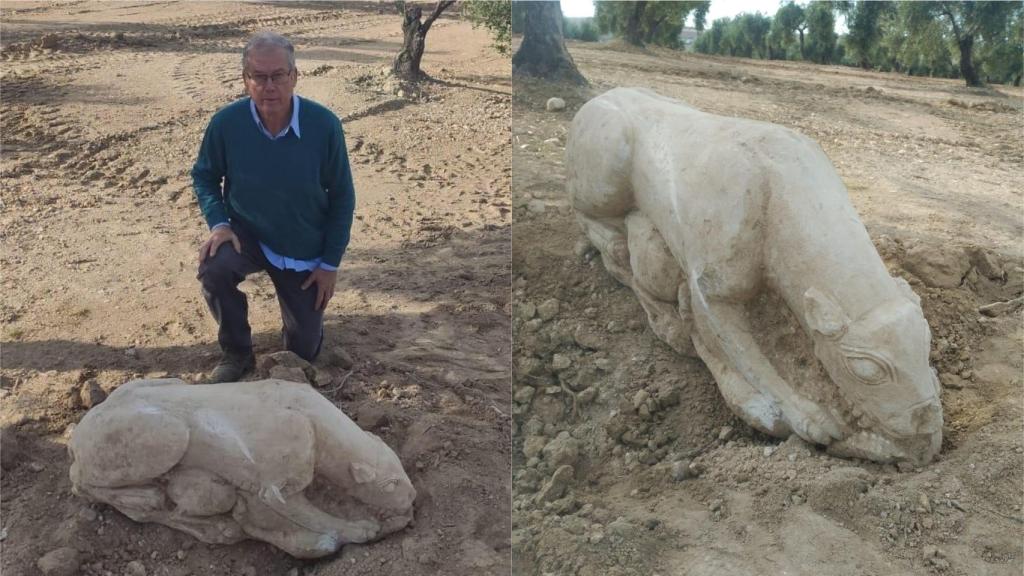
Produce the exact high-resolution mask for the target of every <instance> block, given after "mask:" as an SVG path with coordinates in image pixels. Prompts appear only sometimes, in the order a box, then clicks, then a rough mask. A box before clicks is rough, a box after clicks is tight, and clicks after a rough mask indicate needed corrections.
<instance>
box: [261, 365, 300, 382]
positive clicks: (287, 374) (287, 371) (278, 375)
mask: <svg viewBox="0 0 1024 576" xmlns="http://www.w3.org/2000/svg"><path fill="white" fill-rule="evenodd" d="M267 376H269V377H270V378H273V379H275V380H285V381H287V382H301V383H304V384H308V383H309V380H308V379H307V378H306V373H305V372H303V371H302V368H298V367H295V366H274V367H273V368H271V369H270V373H269V374H267Z"/></svg>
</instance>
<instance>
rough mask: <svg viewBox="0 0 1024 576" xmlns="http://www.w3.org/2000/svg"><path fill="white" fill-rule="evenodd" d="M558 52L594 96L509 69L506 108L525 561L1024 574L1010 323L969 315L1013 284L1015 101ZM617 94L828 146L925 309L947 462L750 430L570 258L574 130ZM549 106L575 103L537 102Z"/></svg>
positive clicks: (587, 570)
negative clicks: (569, 154)
mask: <svg viewBox="0 0 1024 576" xmlns="http://www.w3.org/2000/svg"><path fill="white" fill-rule="evenodd" d="M570 50H571V51H572V53H573V56H574V58H575V59H576V62H577V64H578V65H579V67H580V70H581V71H582V72H583V74H584V75H585V76H586V77H587V78H589V79H590V81H591V83H592V86H591V88H590V89H581V90H576V89H572V88H570V87H567V86H558V85H554V86H552V85H543V84H533V83H525V82H524V83H518V82H517V83H516V85H515V90H514V98H513V127H512V128H513V171H512V177H513V206H514V209H513V221H514V226H513V236H514V239H515V241H514V243H513V301H514V302H515V310H514V311H513V342H514V344H513V364H514V366H513V398H514V406H513V415H514V416H513V420H514V423H513V437H514V438H515V440H514V445H513V505H512V508H513V536H512V541H513V550H514V554H513V569H514V571H515V573H517V574H587V575H598V574H600V575H625V574H636V575H640V574H645V575H646V574H662V575H665V574H679V575H683V574H686V575H691V574H692V575H698V574H699V575H712V574H714V575H718V574H730V575H734V574H806V575H822V574H836V575H839V574H843V575H849V574H854V575H883V574H935V573H939V574H962V575H968V574H970V575H975V574H993V575H995V574H999V575H1016V574H1020V573H1021V571H1022V568H1024V550H1022V539H1021V531H1022V524H1024V519H1022V512H1021V506H1022V482H1024V442H1022V389H1021V384H1022V382H1021V374H1022V362H1021V345H1022V337H1024V332H1022V329H1021V312H1020V309H1019V307H1017V309H1016V310H1013V308H1012V306H1006V307H1007V308H1010V311H1000V312H998V313H995V314H994V316H986V315H982V314H980V313H979V310H978V309H979V307H981V306H984V305H987V304H990V303H994V302H1004V301H1008V300H1011V299H1014V298H1018V297H1019V296H1021V293H1022V291H1024V268H1022V263H1024V260H1022V251H1021V249H1022V246H1021V242H1020V240H1021V237H1022V232H1024V227H1022V201H1021V191H1022V190H1024V152H1022V148H1024V140H1022V138H1021V132H1020V127H1021V121H1022V119H1024V116H1022V97H1024V92H1022V91H1021V90H1020V89H1003V88H998V89H980V90H978V89H976V90H969V89H967V88H965V87H963V86H962V85H961V83H958V82H955V81H946V80H932V79H924V78H908V77H903V76H899V75H891V74H877V73H869V72H862V71H859V70H852V69H847V68H840V67H819V66H813V65H806V64H800V63H774V62H773V63H765V62H761V61H750V60H734V59H728V58H713V57H699V56H692V55H680V54H677V53H672V52H667V51H657V50H654V51H635V50H624V49H620V48H616V47H614V46H598V45H594V44H578V43H574V44H572V45H571V46H570ZM615 86H644V87H648V88H651V89H653V90H655V91H658V92H660V93H662V94H665V95H669V96H672V97H676V98H679V99H681V100H684V101H686V102H688V103H690V104H692V105H694V106H696V107H698V108H700V109H703V110H705V111H708V112H712V113H717V114H722V115H730V116H742V117H746V118H753V119H758V120H766V121H770V122H775V123H778V124H781V125H784V126H788V127H791V128H794V129H796V130H799V131H800V132H803V133H804V134H806V135H808V136H810V137H812V138H814V139H816V140H817V141H818V142H819V143H820V144H821V145H822V147H823V148H824V149H825V151H826V153H827V154H828V155H829V157H830V158H831V159H832V161H833V163H834V164H835V166H836V169H837V170H838V172H839V174H840V175H841V176H842V178H843V179H844V181H845V183H846V185H847V188H848V189H849V192H850V197H851V200H852V202H853V204H854V206H855V207H856V209H857V210H858V211H859V213H860V214H861V217H862V219H863V221H864V223H865V225H866V226H867V228H868V231H869V233H870V234H871V236H872V238H873V240H874V241H875V243H876V246H877V247H878V249H879V252H880V253H881V254H882V256H883V258H884V259H885V261H886V264H887V265H888V266H889V268H890V271H891V272H892V273H893V274H896V275H900V276H902V277H904V278H906V279H907V280H908V281H909V282H910V283H911V285H912V287H913V288H914V290H915V291H916V292H917V293H918V294H919V295H920V296H921V298H922V301H923V307H924V310H925V315H926V317H927V319H928V320H929V324H930V326H931V329H932V334H933V341H932V344H933V349H932V358H933V365H934V366H935V367H936V368H937V370H938V371H939V373H940V376H941V381H942V383H943V392H942V400H943V406H944V411H945V422H946V431H945V435H944V436H945V439H944V445H943V450H942V453H941V455H940V457H939V458H938V460H937V461H935V462H933V463H932V464H929V465H927V466H924V467H922V468H914V467H912V466H906V465H900V466H898V467H897V466H892V465H879V464H875V463H870V462H863V461H856V460H844V459H839V458H833V457H831V456H828V455H826V454H825V453H823V452H822V451H820V450H818V449H817V448H815V447H812V446H809V445H806V444H804V443H803V442H801V441H798V440H796V439H791V440H788V441H785V442H780V441H779V440H777V439H773V438H769V437H766V436H764V435H761V434H758V433H755V432H753V431H752V430H751V429H750V428H749V427H747V426H746V425H744V424H743V423H742V422H741V421H739V420H738V419H737V418H735V417H734V416H733V415H732V414H731V413H730V412H729V410H728V409H727V408H726V406H725V405H724V403H723V401H722V400H721V398H720V396H719V393H718V390H717V388H716V385H715V382H714V380H713V379H712V377H711V375H710V373H709V372H708V371H707V369H706V368H705V367H704V366H703V364H702V363H701V362H700V361H698V360H690V359H686V358H681V357H679V356H677V355H675V354H673V353H672V351H671V350H670V349H669V348H668V347H667V346H666V345H664V344H663V343H661V342H660V341H658V340H657V339H656V338H655V337H654V335H653V333H652V332H651V331H650V329H649V328H648V327H647V325H646V320H645V316H644V314H643V311H642V309H641V307H640V305H639V304H638V303H637V302H636V301H635V299H634V298H633V296H632V293H631V292H630V291H629V290H628V289H626V288H624V287H623V286H621V285H619V284H617V283H616V282H615V281H614V280H613V279H612V278H611V277H610V275H608V274H607V273H606V272H605V271H604V270H603V267H602V265H601V263H600V259H599V258H597V259H594V258H592V257H591V256H592V255H590V254H587V253H585V252H584V251H583V250H582V248H583V247H582V246H580V247H579V248H578V249H574V246H575V245H576V243H577V241H578V239H579V238H580V233H579V231H578V229H577V227H576V225H575V222H574V218H573V215H572V212H571V209H570V207H569V206H568V204H567V201H566V197H565V192H564V172H565V167H564V164H563V154H564V146H565V135H566V131H567V127H568V124H569V122H570V121H571V119H572V117H573V114H574V113H575V111H576V110H577V109H578V108H579V107H580V106H581V105H582V104H583V103H584V102H585V101H586V100H587V99H588V98H590V97H592V96H593V95H596V94H598V93H600V92H603V91H604V90H607V89H609V88H612V87H615ZM550 96H560V97H563V98H565V99H566V101H567V102H568V108H567V109H566V110H565V111H563V112H555V113H552V112H546V111H545V110H544V103H545V100H546V99H547V98H548V97H550ZM723 162H724V163H723V166H726V165H727V162H726V161H725V160H723ZM687 462H689V463H690V465H688V466H687ZM565 465H568V466H571V468H568V469H566V468H564V466H565ZM559 467H563V468H562V469H561V471H560V472H559V473H558V474H555V471H556V470H558V469H559Z"/></svg>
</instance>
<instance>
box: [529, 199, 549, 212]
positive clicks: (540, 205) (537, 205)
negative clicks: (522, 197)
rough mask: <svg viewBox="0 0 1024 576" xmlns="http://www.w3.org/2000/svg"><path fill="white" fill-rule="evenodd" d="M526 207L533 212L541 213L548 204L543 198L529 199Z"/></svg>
mask: <svg viewBox="0 0 1024 576" xmlns="http://www.w3.org/2000/svg"><path fill="white" fill-rule="evenodd" d="M526 209H527V210H529V211H530V212H533V213H534V214H543V213H544V212H545V211H546V210H547V209H548V204H547V202H545V201H543V200H530V201H529V202H527V203H526Z"/></svg>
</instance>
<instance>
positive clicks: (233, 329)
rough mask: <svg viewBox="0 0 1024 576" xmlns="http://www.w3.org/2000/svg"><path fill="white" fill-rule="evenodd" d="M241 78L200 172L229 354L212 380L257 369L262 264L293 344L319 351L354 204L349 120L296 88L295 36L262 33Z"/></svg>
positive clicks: (206, 267)
mask: <svg viewBox="0 0 1024 576" xmlns="http://www.w3.org/2000/svg"><path fill="white" fill-rule="evenodd" d="M242 77H243V79H244V82H245V87H246V92H247V93H248V94H249V96H248V97H246V98H243V99H241V100H238V101H236V102H233V103H231V104H229V105H228V106H226V107H224V108H222V109H221V110H219V111H218V112H217V113H216V114H214V116H213V118H212V119H211V120H210V124H209V126H208V127H207V129H206V134H205V136H204V137H203V143H202V146H201V147H200V149H199V157H198V158H197V159H196V163H195V166H194V167H193V168H192V182H193V185H194V187H195V191H196V196H197V197H198V200H199V207H200V209H201V210H202V212H203V216H204V218H205V219H206V223H207V224H208V225H209V226H210V238H209V239H208V240H207V241H206V242H205V243H203V245H202V247H201V248H200V250H199V281H200V282H201V283H202V289H203V296H204V297H205V298H206V302H207V304H208V305H209V307H210V312H211V313H212V314H213V317H214V318H215V319H216V320H217V323H218V324H219V326H220V330H219V333H218V341H219V342H220V347H221V350H222V351H223V357H222V358H221V361H220V363H219V364H217V367H216V368H214V370H213V373H212V374H211V376H210V379H209V381H210V382H233V381H237V380H239V379H240V378H241V377H242V376H244V375H245V374H246V373H247V372H249V371H250V370H251V369H252V368H253V366H255V356H254V355H253V351H252V331H251V329H250V327H249V321H248V304H247V302H246V298H245V294H243V293H242V292H241V291H240V290H239V289H238V284H239V283H241V282H242V280H244V279H245V277H246V275H248V274H252V273H254V272H258V271H260V270H263V271H266V272H267V274H269V275H270V279H271V280H272V281H273V283H274V288H275V290H276V291H277V300H278V302H279V303H280V305H281V317H282V320H283V321H284V327H283V329H282V335H283V344H284V347H285V348H286V349H288V350H291V351H292V352H295V353H296V354H298V355H299V356H301V357H302V358H305V359H306V360H310V361H312V360H313V359H314V358H316V356H317V354H319V352H320V347H321V343H322V340H323V315H324V309H325V308H326V307H327V303H328V302H329V301H330V300H331V296H333V294H334V285H335V282H336V280H337V273H338V272H337V271H338V266H339V265H340V263H341V257H342V255H343V254H344V253H345V248H346V246H347V245H348V241H349V233H350V230H351V228H352V213H353V210H354V208H355V192H354V191H353V188H352V173H351V170H350V168H349V162H348V153H347V151H346V149H345V137H344V134H343V132H342V128H341V121H340V120H338V118H337V116H335V115H334V114H333V113H332V112H331V111H330V110H328V109H327V108H325V107H323V106H321V105H319V104H317V103H315V102H312V101H310V100H307V99H305V98H300V97H299V96H296V95H295V94H294V93H293V92H294V89H295V84H296V81H297V71H296V68H295V49H294V47H293V46H292V44H291V42H289V41H288V40H287V39H286V38H284V37H283V36H280V35H278V34H274V33H270V32H263V33H259V34H257V35H255V36H253V37H252V39H250V40H249V42H248V44H246V46H245V50H244V51H243V52H242ZM225 244H227V246H225Z"/></svg>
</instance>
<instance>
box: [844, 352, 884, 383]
mask: <svg viewBox="0 0 1024 576" xmlns="http://www.w3.org/2000/svg"><path fill="white" fill-rule="evenodd" d="M846 365H847V366H849V368H850V372H852V373H853V375H854V376H856V377H857V379H858V380H861V381H863V382H864V383H865V384H881V383H882V382H883V381H884V380H885V379H886V376H887V374H888V372H887V371H886V369H885V367H884V366H882V365H881V364H879V363H878V362H875V361H874V360H872V359H870V358H865V357H863V356H861V357H857V358H847V359H846Z"/></svg>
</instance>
